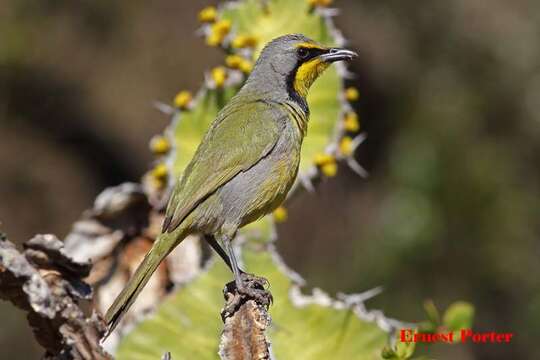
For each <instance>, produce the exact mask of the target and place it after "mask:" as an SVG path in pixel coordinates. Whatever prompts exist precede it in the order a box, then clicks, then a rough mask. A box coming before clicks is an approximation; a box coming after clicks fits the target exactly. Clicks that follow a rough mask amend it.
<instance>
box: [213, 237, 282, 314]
mask: <svg viewBox="0 0 540 360" xmlns="http://www.w3.org/2000/svg"><path fill="white" fill-rule="evenodd" d="M223 243H224V244H225V249H226V251H227V253H228V258H229V261H230V264H231V268H232V271H233V274H234V288H235V289H233V287H232V285H233V283H229V284H227V285H226V287H225V290H224V291H225V293H226V294H227V293H229V294H234V293H236V294H237V295H239V296H234V295H233V296H234V297H233V298H232V299H230V301H228V304H227V306H226V307H225V309H224V310H223V312H222V317H227V316H228V315H230V314H233V313H234V312H235V311H236V310H237V309H238V307H239V306H240V305H241V303H242V302H243V301H247V300H249V299H253V300H255V301H256V302H257V303H258V304H261V305H265V306H269V305H270V304H271V303H272V300H273V299H272V294H270V292H269V291H268V290H266V289H265V287H266V286H267V285H268V280H266V279H265V278H263V277H259V276H255V275H253V274H248V273H246V272H244V271H242V270H240V268H239V267H238V261H237V259H236V256H235V254H234V250H233V247H232V243H231V239H230V238H224V241H223ZM218 246H219V245H218ZM234 290H236V291H234Z"/></svg>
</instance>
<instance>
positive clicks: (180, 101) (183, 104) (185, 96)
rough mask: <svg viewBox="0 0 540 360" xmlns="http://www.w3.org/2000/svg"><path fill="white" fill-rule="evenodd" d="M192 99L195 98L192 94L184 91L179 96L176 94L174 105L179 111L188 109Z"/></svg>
mask: <svg viewBox="0 0 540 360" xmlns="http://www.w3.org/2000/svg"><path fill="white" fill-rule="evenodd" d="M192 99H193V96H191V93H190V92H189V91H187V90H182V91H180V92H179V93H178V94H176V96H175V97H174V101H173V103H174V106H175V107H177V108H179V109H187V108H188V106H189V104H190V103H191V100H192Z"/></svg>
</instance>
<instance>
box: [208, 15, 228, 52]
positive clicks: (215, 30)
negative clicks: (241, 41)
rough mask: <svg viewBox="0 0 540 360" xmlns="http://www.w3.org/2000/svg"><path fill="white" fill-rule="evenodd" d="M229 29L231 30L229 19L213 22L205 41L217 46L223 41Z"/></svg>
mask: <svg viewBox="0 0 540 360" xmlns="http://www.w3.org/2000/svg"><path fill="white" fill-rule="evenodd" d="M229 31H231V21H230V20H219V21H217V22H215V23H214V24H212V27H211V28H210V33H209V34H208V37H207V38H206V43H207V44H208V45H210V46H218V45H219V44H221V43H222V42H223V39H225V36H227V34H228V33H229Z"/></svg>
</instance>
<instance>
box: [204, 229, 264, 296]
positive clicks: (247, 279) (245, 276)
mask: <svg viewBox="0 0 540 360" xmlns="http://www.w3.org/2000/svg"><path fill="white" fill-rule="evenodd" d="M204 239H205V240H206V242H207V243H208V245H210V247H211V248H212V249H214V251H215V252H216V253H217V254H218V255H219V257H220V258H221V259H223V261H224V262H225V264H227V266H228V267H229V269H231V271H232V272H233V273H234V270H233V267H232V264H231V259H230V258H229V255H227V252H226V251H225V250H223V248H222V247H221V245H220V244H219V243H218V241H217V240H216V238H215V237H214V236H213V235H204ZM238 271H240V277H241V278H242V280H243V281H244V283H259V284H261V285H262V286H263V287H266V286H267V285H268V280H266V279H265V278H263V277H260V276H256V275H254V274H250V273H247V272H245V271H244V270H242V269H241V268H240V267H239V266H238ZM248 287H249V286H248Z"/></svg>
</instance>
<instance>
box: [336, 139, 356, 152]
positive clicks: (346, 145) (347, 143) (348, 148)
mask: <svg viewBox="0 0 540 360" xmlns="http://www.w3.org/2000/svg"><path fill="white" fill-rule="evenodd" d="M353 150H354V149H353V139H352V138H351V137H350V136H344V137H343V139H341V141H340V142H339V151H340V152H341V153H342V154H343V155H345V156H349V155H351V154H352V153H353Z"/></svg>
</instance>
